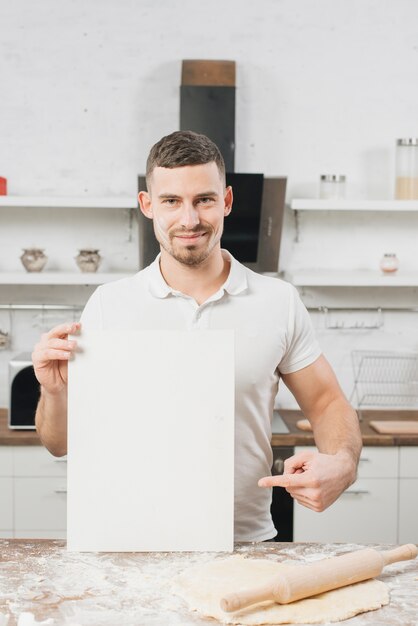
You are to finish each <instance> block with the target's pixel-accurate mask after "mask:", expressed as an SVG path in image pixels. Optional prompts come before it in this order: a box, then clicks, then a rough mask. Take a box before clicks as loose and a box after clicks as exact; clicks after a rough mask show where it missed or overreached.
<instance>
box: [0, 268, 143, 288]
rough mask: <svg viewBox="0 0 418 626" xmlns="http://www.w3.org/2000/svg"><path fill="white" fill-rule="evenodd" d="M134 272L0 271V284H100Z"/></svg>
mask: <svg viewBox="0 0 418 626" xmlns="http://www.w3.org/2000/svg"><path fill="white" fill-rule="evenodd" d="M134 273H135V272H134V271H132V272H131V273H122V272H98V273H94V272H91V273H90V272H84V273H83V272H0V285H102V284H103V283H108V282H110V281H112V280H118V279H120V278H126V277H127V276H132V275H133V274H134Z"/></svg>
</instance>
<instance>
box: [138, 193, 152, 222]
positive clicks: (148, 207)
mask: <svg viewBox="0 0 418 626" xmlns="http://www.w3.org/2000/svg"><path fill="white" fill-rule="evenodd" d="M138 202H139V208H140V209H141V211H142V213H143V214H144V215H145V217H148V218H149V219H150V220H152V218H153V217H154V216H153V213H152V203H151V196H150V195H149V193H148V192H147V191H140V192H139V194H138Z"/></svg>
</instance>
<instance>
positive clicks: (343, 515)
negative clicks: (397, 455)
mask: <svg viewBox="0 0 418 626" xmlns="http://www.w3.org/2000/svg"><path fill="white" fill-rule="evenodd" d="M397 499H398V480H397V479H396V478H387V479H377V478H369V479H360V480H357V481H356V482H355V483H354V485H351V487H349V489H348V490H347V491H346V492H344V493H343V494H342V495H341V496H340V497H339V499H338V500H337V501H336V502H334V504H333V505H332V506H330V507H329V508H328V509H326V510H325V511H323V512H322V513H316V512H315V511H311V510H310V509H308V508H306V507H304V506H302V505H300V504H298V503H297V502H295V508H294V535H293V540H294V541H321V542H325V543H327V542H334V541H335V542H347V541H348V542H353V543H356V542H358V543H374V542H383V543H396V541H397V507H396V504H397Z"/></svg>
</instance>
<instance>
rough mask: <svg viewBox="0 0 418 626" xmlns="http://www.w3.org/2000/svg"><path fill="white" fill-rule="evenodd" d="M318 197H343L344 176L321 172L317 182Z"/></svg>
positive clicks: (328, 198)
mask: <svg viewBox="0 0 418 626" xmlns="http://www.w3.org/2000/svg"><path fill="white" fill-rule="evenodd" d="M319 197H320V198H322V199H323V200H336V199H338V198H344V197H345V176H341V175H340V174H322V175H321V178H320V184H319Z"/></svg>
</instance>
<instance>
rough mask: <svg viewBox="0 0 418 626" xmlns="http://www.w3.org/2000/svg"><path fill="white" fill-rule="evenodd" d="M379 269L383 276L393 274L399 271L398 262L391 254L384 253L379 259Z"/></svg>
mask: <svg viewBox="0 0 418 626" xmlns="http://www.w3.org/2000/svg"><path fill="white" fill-rule="evenodd" d="M380 269H381V270H382V272H383V273H384V274H394V273H395V272H397V271H398V269H399V260H398V257H397V256H396V254H394V253H393V252H391V253H388V252H387V253H385V254H384V255H383V256H382V258H381V259H380Z"/></svg>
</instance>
